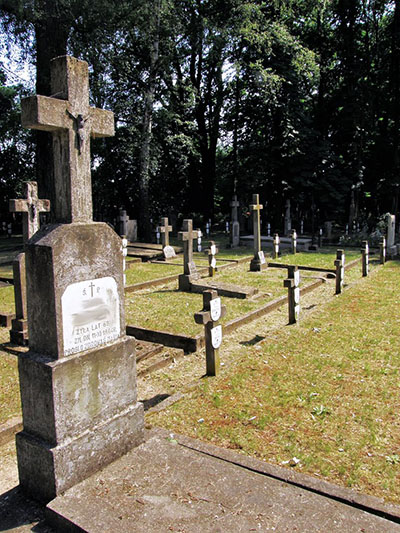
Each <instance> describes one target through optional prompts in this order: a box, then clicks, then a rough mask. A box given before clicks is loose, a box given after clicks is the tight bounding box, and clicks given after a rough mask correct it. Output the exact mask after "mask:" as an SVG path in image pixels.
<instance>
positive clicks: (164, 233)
mask: <svg viewBox="0 0 400 533" xmlns="http://www.w3.org/2000/svg"><path fill="white" fill-rule="evenodd" d="M158 229H159V231H160V233H161V244H162V247H163V248H165V246H169V234H170V232H171V231H172V226H170V225H169V224H168V217H162V218H161V221H160V226H159V228H158Z"/></svg>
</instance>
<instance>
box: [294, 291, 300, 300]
mask: <svg viewBox="0 0 400 533" xmlns="http://www.w3.org/2000/svg"><path fill="white" fill-rule="evenodd" d="M299 302H300V289H299V287H296V288H295V289H294V303H295V304H298V303H299Z"/></svg>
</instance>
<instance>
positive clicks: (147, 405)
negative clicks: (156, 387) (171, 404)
mask: <svg viewBox="0 0 400 533" xmlns="http://www.w3.org/2000/svg"><path fill="white" fill-rule="evenodd" d="M169 397H170V394H156V395H155V396H153V397H152V398H148V399H146V400H142V404H143V407H144V410H145V411H148V410H149V409H151V408H152V407H154V406H156V405H158V404H159V403H161V402H163V401H164V400H166V399H167V398H169Z"/></svg>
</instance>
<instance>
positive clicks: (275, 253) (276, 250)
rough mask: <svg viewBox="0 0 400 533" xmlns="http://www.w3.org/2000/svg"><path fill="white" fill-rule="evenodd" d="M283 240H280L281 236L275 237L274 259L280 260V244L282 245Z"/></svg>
mask: <svg viewBox="0 0 400 533" xmlns="http://www.w3.org/2000/svg"><path fill="white" fill-rule="evenodd" d="M280 242H281V240H280V238H279V235H278V234H277V233H275V235H274V242H273V250H272V258H273V259H278V257H279V244H280Z"/></svg>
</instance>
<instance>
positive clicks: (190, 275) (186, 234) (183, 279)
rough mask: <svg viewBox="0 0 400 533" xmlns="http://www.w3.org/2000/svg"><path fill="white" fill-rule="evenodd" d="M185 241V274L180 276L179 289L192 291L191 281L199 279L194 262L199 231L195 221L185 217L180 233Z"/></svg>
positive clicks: (180, 236)
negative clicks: (195, 241)
mask: <svg viewBox="0 0 400 533" xmlns="http://www.w3.org/2000/svg"><path fill="white" fill-rule="evenodd" d="M178 236H179V238H180V239H181V240H182V241H183V274H180V276H179V290H181V291H190V286H191V282H192V281H194V280H197V279H199V274H198V272H197V270H196V265H195V264H194V262H193V239H197V238H198V231H195V230H193V221H192V220H191V219H185V220H184V221H183V226H182V231H180V232H179V233H178Z"/></svg>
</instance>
